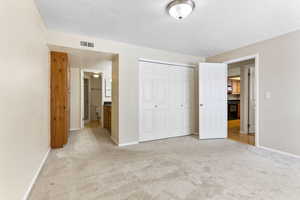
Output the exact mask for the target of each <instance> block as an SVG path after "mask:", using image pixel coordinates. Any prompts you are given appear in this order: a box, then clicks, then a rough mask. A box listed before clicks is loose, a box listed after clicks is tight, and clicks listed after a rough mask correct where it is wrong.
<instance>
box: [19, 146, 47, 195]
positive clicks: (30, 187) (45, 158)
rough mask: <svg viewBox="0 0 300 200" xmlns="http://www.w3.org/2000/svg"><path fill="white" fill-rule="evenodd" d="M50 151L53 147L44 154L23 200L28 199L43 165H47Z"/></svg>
mask: <svg viewBox="0 0 300 200" xmlns="http://www.w3.org/2000/svg"><path fill="white" fill-rule="evenodd" d="M50 151H51V149H50V148H49V149H48V151H47V152H46V154H45V155H44V158H43V160H42V162H41V164H40V166H39V168H38V169H37V171H36V173H35V175H34V176H33V179H32V180H31V182H30V184H29V187H28V189H27V191H26V193H25V195H24V197H23V200H27V199H28V197H29V195H30V192H31V190H32V188H33V186H34V184H35V182H36V180H37V178H38V176H39V174H40V173H41V171H42V169H43V166H44V165H45V162H46V160H47V158H48V156H49V153H50Z"/></svg>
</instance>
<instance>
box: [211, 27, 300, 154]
mask: <svg viewBox="0 0 300 200" xmlns="http://www.w3.org/2000/svg"><path fill="white" fill-rule="evenodd" d="M299 52H300V31H295V32H292V33H289V34H286V35H283V36H280V37H277V38H274V39H271V40H267V41H264V42H259V43H256V44H253V45H250V46H246V47H243V48H240V49H236V50H233V51H230V52H226V53H223V54H221V55H217V56H214V57H210V58H208V59H207V61H208V62H224V61H227V60H231V59H236V58H239V57H243V56H248V55H253V54H256V53H258V54H259V92H260V93H259V104H260V108H259V109H260V110H259V117H260V121H259V130H260V135H259V142H260V145H261V146H264V147H268V148H272V149H276V150H280V151H284V152H288V153H292V154H296V155H300V145H299V141H300V134H299V120H300V106H299V102H300V95H299V92H297V91H298V90H297V88H298V86H299V85H300V82H299V80H300V79H299V75H300V67H299V66H300V59H299ZM266 92H270V93H271V98H270V99H266V98H265V94H266Z"/></svg>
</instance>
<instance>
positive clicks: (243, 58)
mask: <svg viewBox="0 0 300 200" xmlns="http://www.w3.org/2000/svg"><path fill="white" fill-rule="evenodd" d="M256 57H258V54H254V55H250V56H244V57H240V58H237V59H232V60H228V61H225V62H223V63H225V64H232V63H237V62H242V61H245V60H250V59H255V58H256Z"/></svg>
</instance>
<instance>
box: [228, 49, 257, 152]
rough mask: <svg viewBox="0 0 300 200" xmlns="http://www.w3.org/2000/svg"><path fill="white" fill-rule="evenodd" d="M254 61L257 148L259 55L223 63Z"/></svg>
mask: <svg viewBox="0 0 300 200" xmlns="http://www.w3.org/2000/svg"><path fill="white" fill-rule="evenodd" d="M250 59H255V84H256V94H255V96H256V110H255V146H256V147H259V90H260V88H259V54H258V53H257V54H254V55H250V56H245V57H241V58H237V59H233V60H228V61H225V62H224V63H226V64H232V63H236V62H241V61H245V60H250Z"/></svg>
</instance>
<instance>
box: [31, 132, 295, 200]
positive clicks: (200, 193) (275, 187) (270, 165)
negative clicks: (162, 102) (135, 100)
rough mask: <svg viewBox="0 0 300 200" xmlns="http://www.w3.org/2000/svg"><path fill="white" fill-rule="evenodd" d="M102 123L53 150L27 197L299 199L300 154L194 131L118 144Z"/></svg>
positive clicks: (56, 199)
mask: <svg viewBox="0 0 300 200" xmlns="http://www.w3.org/2000/svg"><path fill="white" fill-rule="evenodd" d="M108 135H109V134H108V132H107V131H106V130H103V129H101V128H85V129H83V130H81V131H77V132H72V133H71V135H70V141H69V144H68V145H66V147H65V148H63V149H58V150H52V151H51V153H50V155H49V158H48V160H47V161H46V164H45V166H44V168H43V170H42V172H41V174H40V176H39V178H38V180H37V182H36V185H35V187H34V188H33V191H32V193H31V197H30V198H29V199H30V200H101V199H105V200H123V199H129V200H148V199H153V200H159V199H162V200H168V199H174V200H183V199H189V200H193V199H195V200H206V199H210V200H212V199H213V200H250V199H260V200H264V199H265V200H271V199H274V200H275V199H276V200H287V199H288V200H299V197H300V161H299V160H297V159H293V158H290V157H286V156H282V155H279V154H275V153H271V152H268V151H265V150H262V149H258V148H256V147H254V146H250V145H244V144H241V143H238V142H235V141H232V140H203V141H199V140H198V139H197V138H196V137H195V136H187V137H178V138H172V139H166V140H158V141H153V142H146V143H140V144H138V145H133V146H128V147H117V146H116V145H114V144H113V143H112V142H111V140H110V138H109V137H108Z"/></svg>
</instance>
